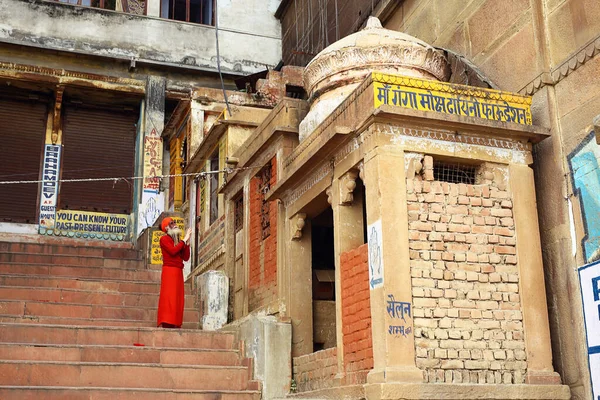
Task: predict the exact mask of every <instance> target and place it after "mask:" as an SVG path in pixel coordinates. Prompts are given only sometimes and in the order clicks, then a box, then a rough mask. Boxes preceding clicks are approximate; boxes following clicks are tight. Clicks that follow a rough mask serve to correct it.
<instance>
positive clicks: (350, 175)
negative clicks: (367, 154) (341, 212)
mask: <svg viewBox="0 0 600 400" xmlns="http://www.w3.org/2000/svg"><path fill="white" fill-rule="evenodd" d="M356 178H358V170H350V171H348V172H346V173H345V174H344V175H342V176H341V177H340V182H339V190H340V205H349V204H352V202H353V201H354V189H356Z"/></svg>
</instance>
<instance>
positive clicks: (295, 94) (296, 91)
mask: <svg viewBox="0 0 600 400" xmlns="http://www.w3.org/2000/svg"><path fill="white" fill-rule="evenodd" d="M285 97H291V98H292V99H300V100H306V99H307V98H308V95H307V94H306V90H304V88H303V87H302V86H294V85H285Z"/></svg>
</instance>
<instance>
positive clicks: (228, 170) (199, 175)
mask: <svg viewBox="0 0 600 400" xmlns="http://www.w3.org/2000/svg"><path fill="white" fill-rule="evenodd" d="M254 168H261V166H249V167H239V168H226V169H220V170H214V171H202V172H193V173H187V174H169V175H154V176H129V177H110V178H75V179H57V180H49V179H39V180H27V181H0V185H12V184H32V183H35V184H39V183H46V182H55V183H73V182H101V181H113V182H115V183H117V182H118V181H130V180H132V181H133V180H138V179H163V178H177V177H188V176H193V177H195V178H203V177H205V176H207V175H212V174H221V173H226V174H230V173H232V172H235V171H244V170H249V169H254Z"/></svg>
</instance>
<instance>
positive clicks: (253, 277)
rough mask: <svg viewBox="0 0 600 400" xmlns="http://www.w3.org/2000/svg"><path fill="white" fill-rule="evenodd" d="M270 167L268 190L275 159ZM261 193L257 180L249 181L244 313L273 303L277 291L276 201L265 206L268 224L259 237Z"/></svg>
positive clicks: (274, 174) (273, 183)
mask: <svg viewBox="0 0 600 400" xmlns="http://www.w3.org/2000/svg"><path fill="white" fill-rule="evenodd" d="M269 166H270V168H271V187H273V186H274V185H275V183H276V182H277V160H276V159H275V158H273V159H272V160H271V162H270V163H269ZM264 196H265V193H262V191H261V190H260V178H259V177H258V176H255V177H254V178H252V180H251V181H250V205H249V210H250V238H249V239H250V245H249V247H250V251H249V264H250V265H249V278H248V280H249V282H248V288H249V293H248V311H249V312H252V311H255V310H256V309H258V308H260V307H263V306H267V305H269V304H270V303H271V302H272V301H274V300H276V298H277V295H278V292H277V211H278V207H277V202H274V201H273V202H270V203H268V204H267V206H266V207H268V210H269V215H268V219H269V221H270V226H269V231H270V233H269V235H268V236H266V237H264V238H263V227H262V221H261V218H262V217H263V215H262V214H263V210H262V206H263V199H264Z"/></svg>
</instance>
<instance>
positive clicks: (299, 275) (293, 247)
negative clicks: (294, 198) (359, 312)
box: [286, 213, 313, 357]
mask: <svg viewBox="0 0 600 400" xmlns="http://www.w3.org/2000/svg"><path fill="white" fill-rule="evenodd" d="M287 222H288V223H287V226H288V234H287V235H286V239H287V242H288V245H289V247H288V249H289V251H288V259H287V261H288V262H287V263H286V265H287V266H288V273H289V283H290V285H289V295H288V297H287V298H288V307H287V308H288V315H289V317H290V318H291V320H292V357H298V356H302V355H305V354H309V353H312V352H313V311H312V249H311V226H310V221H308V220H306V214H301V213H298V214H296V215H294V216H292V218H290V219H289V220H288V221H287Z"/></svg>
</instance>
